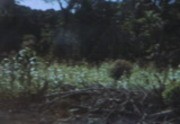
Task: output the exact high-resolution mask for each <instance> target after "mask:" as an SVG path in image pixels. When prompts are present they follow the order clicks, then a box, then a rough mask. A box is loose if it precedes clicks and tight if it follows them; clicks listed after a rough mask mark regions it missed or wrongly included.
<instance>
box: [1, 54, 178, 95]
mask: <svg viewBox="0 0 180 124" xmlns="http://www.w3.org/2000/svg"><path fill="white" fill-rule="evenodd" d="M112 66H113V62H112V61H106V62H103V63H102V64H101V65H100V66H98V67H97V66H91V65H89V64H88V63H86V62H83V64H77V65H69V64H66V63H57V62H54V63H52V64H50V65H49V64H47V62H45V61H43V60H40V59H37V60H36V61H35V60H34V59H33V58H29V60H28V62H25V61H17V59H16V58H13V57H12V58H8V59H4V60H3V61H1V64H0V70H1V71H0V79H1V80H0V91H1V92H2V91H10V92H13V93H15V92H20V91H21V90H26V89H28V88H29V89H31V91H34V89H38V88H40V87H42V86H43V84H44V82H45V81H48V82H50V83H49V86H50V88H51V89H52V90H53V89H56V88H58V87H59V86H61V85H62V84H71V85H74V86H77V87H79V88H82V87H85V86H88V85H94V84H100V85H103V86H106V87H111V86H112V85H113V82H114V80H113V79H112V78H111V77H110V76H109V70H110V68H111V67H112ZM177 82H180V68H177V69H172V68H168V69H166V70H165V71H163V72H159V71H158V70H157V69H156V68H155V67H153V66H150V67H147V68H141V67H139V66H138V65H137V64H134V65H133V71H132V74H131V75H130V77H128V78H127V77H126V76H123V77H122V78H121V79H120V80H118V81H117V82H116V83H117V85H116V86H117V88H118V87H123V88H126V89H128V88H137V87H141V88H145V89H151V88H154V87H158V86H159V84H160V83H164V84H165V85H169V84H172V83H174V84H176V83H177Z"/></svg>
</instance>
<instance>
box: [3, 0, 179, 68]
mask: <svg viewBox="0 0 180 124" xmlns="http://www.w3.org/2000/svg"><path fill="white" fill-rule="evenodd" d="M54 1H55V0H54ZM17 2H18V1H15V0H1V2H0V51H1V53H3V52H4V51H6V52H10V51H12V50H19V49H21V47H22V44H23V43H26V42H31V41H33V44H34V50H36V51H37V53H38V54H39V55H41V56H44V57H46V56H47V55H51V56H56V57H59V58H64V59H78V60H79V59H87V60H89V61H99V60H104V59H107V58H108V59H118V58H124V59H130V60H132V61H136V60H142V61H153V62H155V63H156V64H158V65H168V64H172V65H178V64H179V63H180V59H179V57H178V55H180V23H179V22H180V1H179V0H113V1H111V0H64V2H66V4H67V6H63V4H62V2H63V1H62V0H56V2H58V4H59V5H60V8H61V9H60V10H59V11H54V10H47V11H41V10H31V9H30V8H28V7H24V6H20V5H18V4H17ZM46 2H50V1H48V0H46Z"/></svg>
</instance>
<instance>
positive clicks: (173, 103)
mask: <svg viewBox="0 0 180 124" xmlns="http://www.w3.org/2000/svg"><path fill="white" fill-rule="evenodd" d="M179 96H180V83H179V82H177V81H172V82H171V84H168V85H167V86H166V90H165V91H164V92H163V97H164V100H165V102H166V104H168V105H169V106H170V107H171V108H172V109H174V111H175V112H176V113H178V114H180V113H179V112H180V100H179Z"/></svg>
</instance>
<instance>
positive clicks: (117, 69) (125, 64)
mask: <svg viewBox="0 0 180 124" xmlns="http://www.w3.org/2000/svg"><path fill="white" fill-rule="evenodd" d="M132 68H133V67H132V64H131V63H130V62H129V61H126V60H121V59H119V60H117V61H115V64H114V66H113V67H112V69H111V70H110V76H111V77H112V78H113V79H114V80H115V81H117V80H119V79H120V78H121V77H122V75H129V74H130V73H131V70H132Z"/></svg>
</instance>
